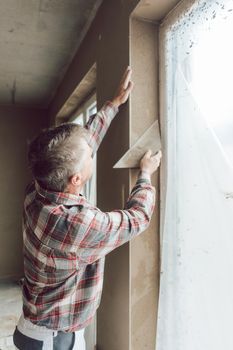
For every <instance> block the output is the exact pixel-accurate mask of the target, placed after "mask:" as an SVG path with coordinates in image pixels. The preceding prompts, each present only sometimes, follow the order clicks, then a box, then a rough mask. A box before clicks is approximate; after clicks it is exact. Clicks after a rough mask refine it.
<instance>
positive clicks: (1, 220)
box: [0, 107, 47, 278]
mask: <svg viewBox="0 0 233 350" xmlns="http://www.w3.org/2000/svg"><path fill="white" fill-rule="evenodd" d="M46 123H47V113H46V112H45V111H44V110H35V109H27V108H16V107H0V145H1V147H0V159H1V172H0V193H1V197H0V213H1V216H0V240H1V245H0V278H7V277H10V276H20V275H21V274H22V261H23V257H22V229H21V222H22V205H23V198H24V190H25V186H26V184H27V183H28V181H29V179H30V177H29V172H28V170H27V140H29V139H31V138H32V137H33V136H34V135H35V134H36V133H37V132H38V130H39V129H40V128H44V127H45V126H46Z"/></svg>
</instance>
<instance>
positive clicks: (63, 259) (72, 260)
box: [51, 249, 78, 273]
mask: <svg viewBox="0 0 233 350" xmlns="http://www.w3.org/2000/svg"><path fill="white" fill-rule="evenodd" d="M51 259H52V260H53V265H54V267H55V269H56V270H57V271H62V272H63V273H65V272H67V273H72V272H74V271H76V270H77V267H78V266H77V265H78V262H77V256H76V253H74V252H62V251H60V250H57V249H54V250H53V253H52V255H51Z"/></svg>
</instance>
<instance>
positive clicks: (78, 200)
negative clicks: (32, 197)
mask: <svg viewBox="0 0 233 350" xmlns="http://www.w3.org/2000/svg"><path fill="white" fill-rule="evenodd" d="M35 188H36V192H37V193H38V194H39V195H40V196H42V197H43V198H46V199H48V200H49V201H50V202H53V203H56V204H64V205H84V204H85V203H86V198H85V197H84V196H83V195H81V194H79V195H78V196H77V195H75V194H71V193H65V192H55V191H49V190H46V189H45V188H42V187H41V186H40V185H39V184H38V182H36V181H35Z"/></svg>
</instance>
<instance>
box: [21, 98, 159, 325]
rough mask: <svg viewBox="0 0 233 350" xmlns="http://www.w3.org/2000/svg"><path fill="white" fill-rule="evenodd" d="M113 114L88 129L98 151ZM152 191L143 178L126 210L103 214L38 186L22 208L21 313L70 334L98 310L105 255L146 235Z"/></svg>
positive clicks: (104, 112)
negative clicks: (22, 278)
mask: <svg viewBox="0 0 233 350" xmlns="http://www.w3.org/2000/svg"><path fill="white" fill-rule="evenodd" d="M116 112H117V110H116V109H115V108H114V107H113V106H112V105H111V104H110V103H106V104H105V105H104V107H103V108H102V109H101V110H100V111H99V112H98V113H97V114H96V116H94V117H92V118H91V119H90V121H89V122H88V124H87V125H86V128H88V129H89V130H90V132H91V140H90V145H91V146H92V148H93V150H94V151H96V150H97V149H98V147H99V145H100V142H101V141H102V139H103V137H104V135H105V133H106V131H107V129H108V127H109V125H110V123H111V121H112V119H113V117H114V116H115V114H116ZM154 201H155V189H154V187H153V186H151V183H150V178H149V177H148V176H147V175H146V174H143V173H140V176H139V178H138V180H137V183H136V185H135V187H134V188H133V190H132V192H131V194H130V197H129V199H128V200H127V203H126V207H125V209H124V210H114V211H111V212H102V211H101V210H99V209H98V208H96V207H94V206H92V205H91V204H90V203H88V201H87V200H86V199H85V197H83V196H82V195H79V196H76V195H73V194H68V193H59V192H51V191H48V190H45V189H43V188H41V187H40V186H39V185H38V184H37V183H36V182H35V183H32V184H31V185H30V186H29V187H28V188H27V193H26V198H25V203H24V220H23V235H24V272H25V282H24V286H23V312H24V316H25V318H27V319H29V320H30V321H31V322H33V323H35V324H37V325H41V326H46V327H47V328H50V329H54V330H63V331H69V332H73V331H76V330H78V329H81V328H84V327H86V326H87V325H88V324H89V323H90V322H91V321H92V319H93V317H94V315H95V312H96V310H97V308H98V306H99V303H100V298H101V292H102V285H103V274H104V258H105V255H106V254H108V253H109V252H111V251H112V250H113V249H115V248H117V247H119V246H120V245H122V244H124V243H125V242H127V241H129V240H130V239H132V238H133V237H135V236H137V235H138V234H139V233H141V232H142V231H144V230H145V229H146V228H147V227H148V225H149V222H150V218H151V215H152V212H153V208H154Z"/></svg>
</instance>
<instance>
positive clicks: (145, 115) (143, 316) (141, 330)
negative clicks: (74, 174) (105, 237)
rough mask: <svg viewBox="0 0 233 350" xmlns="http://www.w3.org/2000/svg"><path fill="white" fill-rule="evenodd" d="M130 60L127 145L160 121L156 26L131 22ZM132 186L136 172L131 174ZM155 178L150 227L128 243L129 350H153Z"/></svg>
mask: <svg viewBox="0 0 233 350" xmlns="http://www.w3.org/2000/svg"><path fill="white" fill-rule="evenodd" d="M130 43H131V45H130V58H131V66H132V69H133V71H134V81H135V89H134V90H133V92H132V96H131V104H130V106H131V108H130V109H131V113H130V144H131V145H133V144H134V143H135V142H136V141H137V140H138V138H139V137H140V136H141V135H142V134H143V133H144V132H145V131H146V130H147V129H148V127H150V126H151V125H152V124H153V122H154V121H155V120H157V119H159V115H158V113H159V112H158V109H159V103H158V95H159V92H158V81H159V77H158V67H159V60H158V25H156V24H154V23H153V22H145V21H142V20H138V19H132V20H131V32H130ZM130 175H131V177H130V179H131V184H133V183H134V182H135V180H136V175H137V171H134V170H132V171H131V173H130ZM158 175H159V172H158V171H157V172H156V174H155V175H154V176H153V177H152V184H153V185H154V186H155V187H156V207H155V211H154V214H153V217H152V220H151V223H150V226H149V228H148V229H147V230H146V232H144V233H143V234H142V235H140V236H139V237H138V238H137V239H135V240H133V241H131V242H130V277H131V289H130V295H131V298H130V302H131V304H130V309H131V329H130V333H131V349H132V350H144V349H145V350H146V349H151V350H152V349H153V350H154V349H155V336H156V334H155V332H156V320H157V319H156V316H157V307H158V305H157V304H158V295H159V188H158Z"/></svg>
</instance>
